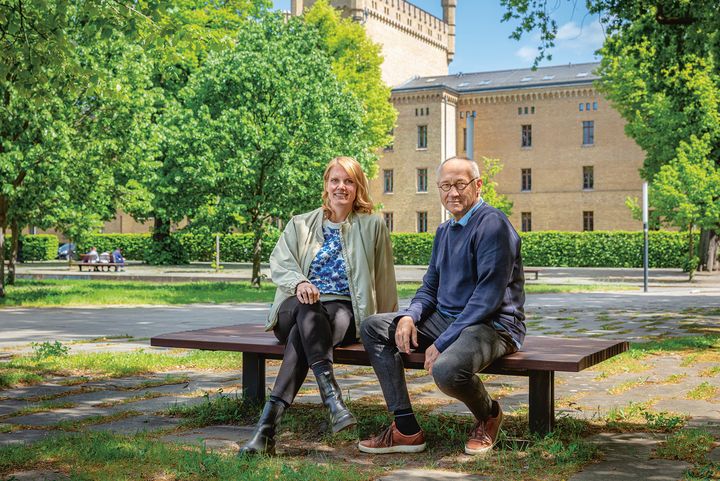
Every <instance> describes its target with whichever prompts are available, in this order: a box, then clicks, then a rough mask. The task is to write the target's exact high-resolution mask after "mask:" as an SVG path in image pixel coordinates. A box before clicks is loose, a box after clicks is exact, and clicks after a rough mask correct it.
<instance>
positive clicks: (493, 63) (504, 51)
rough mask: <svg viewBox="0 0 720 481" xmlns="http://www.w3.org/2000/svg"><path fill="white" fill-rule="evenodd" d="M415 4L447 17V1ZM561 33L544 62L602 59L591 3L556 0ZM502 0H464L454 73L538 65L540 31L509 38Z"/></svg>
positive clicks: (282, 0)
mask: <svg viewBox="0 0 720 481" xmlns="http://www.w3.org/2000/svg"><path fill="white" fill-rule="evenodd" d="M273 1H274V4H275V8H279V9H281V10H290V0H273ZM409 1H410V3H413V4H415V5H417V6H418V7H420V8H422V9H424V10H426V11H428V12H430V13H431V14H433V15H435V16H437V17H439V18H442V6H441V0H409ZM548 4H549V5H550V6H551V7H554V11H553V18H555V21H556V22H557V24H558V36H557V40H556V41H555V47H554V48H553V49H552V51H551V52H550V53H552V56H553V58H552V60H550V61H548V60H543V62H542V63H541V64H540V66H541V67H543V66H549V65H564V64H568V63H584V62H594V61H597V60H599V57H598V56H596V55H595V51H596V50H597V49H599V48H600V47H601V46H602V43H603V41H604V39H605V35H604V32H603V29H602V27H601V25H600V23H599V22H598V18H597V16H592V15H590V14H588V12H587V10H586V9H585V2H584V1H578V0H550V1H549V2H548ZM503 13H504V9H503V7H502V6H501V5H500V1H499V0H458V7H457V15H456V34H457V37H456V48H455V59H454V60H453V62H452V63H451V64H450V73H451V74H453V73H458V72H464V73H470V72H487V71H493V70H506V69H517V68H529V67H532V64H533V60H534V59H535V55H536V54H537V47H538V45H539V44H540V42H539V35H538V34H537V33H534V34H533V33H530V34H527V33H526V34H524V35H523V37H522V39H521V40H520V41H517V40H513V39H510V38H508V37H509V35H510V34H511V33H512V31H513V28H514V25H515V24H514V23H503V22H502V21H501V20H502V16H503Z"/></svg>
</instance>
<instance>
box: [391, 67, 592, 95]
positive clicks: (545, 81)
mask: <svg viewBox="0 0 720 481" xmlns="http://www.w3.org/2000/svg"><path fill="white" fill-rule="evenodd" d="M599 66H600V62H590V63H579V64H569V65H558V66H554V67H540V68H538V69H537V70H532V69H529V68H524V69H513V70H498V71H495V72H476V73H458V74H454V75H438V76H435V77H418V78H413V79H411V80H408V81H407V82H405V83H404V84H401V85H398V86H397V87H395V88H393V89H392V91H393V92H397V93H400V92H409V91H415V90H430V89H437V88H445V89H449V90H452V91H454V92H456V93H458V94H463V93H473V92H490V91H494V90H516V89H528V88H542V87H557V86H564V85H579V84H590V83H592V82H593V81H595V80H598V79H599V78H600V77H599V76H598V75H596V74H595V73H594V72H595V70H596V69H597V68H598V67H599Z"/></svg>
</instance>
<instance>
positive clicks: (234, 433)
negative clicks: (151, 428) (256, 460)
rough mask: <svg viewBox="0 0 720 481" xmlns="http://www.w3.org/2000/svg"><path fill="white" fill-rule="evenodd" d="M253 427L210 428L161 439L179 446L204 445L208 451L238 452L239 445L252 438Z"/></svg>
mask: <svg viewBox="0 0 720 481" xmlns="http://www.w3.org/2000/svg"><path fill="white" fill-rule="evenodd" d="M253 430H254V427H253V426H223V425H221V426H208V427H205V428H199V429H192V430H190V431H186V432H183V433H179V434H170V435H167V436H163V437H161V438H160V439H161V440H162V441H166V442H172V443H178V444H191V445H195V446H197V445H204V446H205V447H206V448H208V449H213V450H218V451H233V452H237V451H238V449H239V445H241V444H244V443H245V442H246V441H247V440H249V439H250V438H251V437H252V433H253Z"/></svg>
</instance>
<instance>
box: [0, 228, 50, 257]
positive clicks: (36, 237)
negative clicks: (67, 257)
mask: <svg viewBox="0 0 720 481" xmlns="http://www.w3.org/2000/svg"><path fill="white" fill-rule="evenodd" d="M20 239H21V241H22V250H21V252H20V260H21V261H22V262H30V261H49V260H52V259H55V258H56V257H57V251H58V239H57V237H55V236H54V235H50V234H28V235H23V236H20ZM11 249H12V236H7V237H5V259H9V258H10V251H11Z"/></svg>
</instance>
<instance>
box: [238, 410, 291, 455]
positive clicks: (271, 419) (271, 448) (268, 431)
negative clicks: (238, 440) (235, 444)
mask: <svg viewBox="0 0 720 481" xmlns="http://www.w3.org/2000/svg"><path fill="white" fill-rule="evenodd" d="M283 411H285V405H284V404H283V403H281V402H276V401H273V400H270V401H267V402H266V403H265V407H264V408H263V411H262V414H261V415H260V419H259V420H258V423H257V426H255V432H254V433H253V437H252V438H250V440H249V441H248V442H247V443H245V446H243V447H242V448H240V452H239V453H238V455H240V456H244V455H253V454H275V433H276V432H277V429H278V427H279V426H280V418H281V417H282V414H283Z"/></svg>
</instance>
